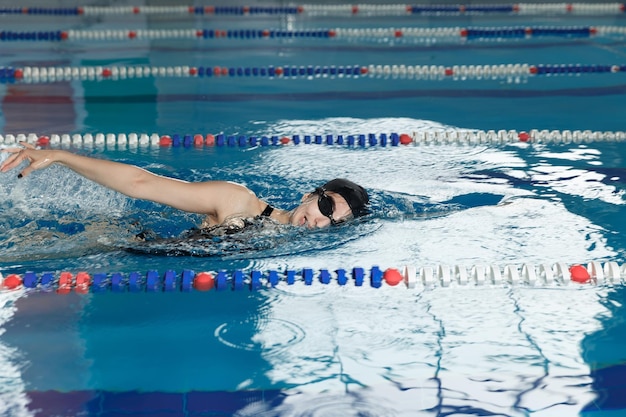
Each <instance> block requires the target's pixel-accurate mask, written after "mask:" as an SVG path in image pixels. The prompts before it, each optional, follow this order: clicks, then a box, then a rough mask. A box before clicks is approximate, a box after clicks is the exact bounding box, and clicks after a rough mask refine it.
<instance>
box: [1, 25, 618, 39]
mask: <svg viewBox="0 0 626 417" xmlns="http://www.w3.org/2000/svg"><path fill="white" fill-rule="evenodd" d="M607 35H622V36H623V35H626V28H625V27H621V26H564V27H557V26H516V27H510V26H509V27H465V28H462V27H435V28H409V27H398V28H330V29H300V30H296V29H292V30H288V29H117V30H112V29H107V30H50V31H11V30H2V31H0V41H1V42H20V41H29V42H34V41H38V42H60V41H133V40H157V39H174V40H190V39H200V40H211V41H212V40H229V39H238V40H254V39H307V40H335V39H351V40H379V41H380V40H383V41H386V42H392V41H399V40H404V39H413V40H418V41H422V42H429V43H430V42H436V41H441V40H442V39H450V40H460V41H473V40H482V41H485V40H495V41H502V40H505V39H517V40H520V39H532V38H546V37H560V38H577V39H578V38H590V37H595V36H607Z"/></svg>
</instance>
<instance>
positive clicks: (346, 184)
mask: <svg viewBox="0 0 626 417" xmlns="http://www.w3.org/2000/svg"><path fill="white" fill-rule="evenodd" d="M322 188H323V189H324V190H326V191H332V192H334V193H337V194H339V195H340V196H342V197H343V198H344V199H345V200H346V202H347V203H348V206H350V210H352V214H353V215H354V217H358V216H361V215H363V214H365V213H366V211H367V210H366V209H367V203H369V197H368V195H367V191H365V189H364V188H363V187H361V186H360V185H358V184H355V183H353V182H352V181H350V180H346V179H343V178H335V179H334V180H331V181H328V182H327V183H326V184H324V185H323V186H322Z"/></svg>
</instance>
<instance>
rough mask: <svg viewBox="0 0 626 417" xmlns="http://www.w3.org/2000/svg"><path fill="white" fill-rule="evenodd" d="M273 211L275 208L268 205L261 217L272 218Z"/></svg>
mask: <svg viewBox="0 0 626 417" xmlns="http://www.w3.org/2000/svg"><path fill="white" fill-rule="evenodd" d="M273 211H274V207H272V206H270V205H269V204H268V205H267V207H265V210H263V213H261V215H260V216H259V217H270V215H271V214H272V212H273Z"/></svg>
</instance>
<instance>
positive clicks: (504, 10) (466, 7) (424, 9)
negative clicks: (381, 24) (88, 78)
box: [0, 3, 626, 18]
mask: <svg viewBox="0 0 626 417" xmlns="http://www.w3.org/2000/svg"><path fill="white" fill-rule="evenodd" d="M625 11H626V5H625V4H624V3H515V4H493V5H492V4H482V5H481V4H476V5H474V4H424V5H411V4H322V5H320V4H302V5H290V6H245V5H244V6H211V5H206V6H170V5H164V6H82V7H69V8H67V7H66V8H58V7H3V8H0V15H22V16H47V15H53V16H69V17H75V16H108V17H111V16H113V17H116V16H133V15H134V16H144V15H178V16H181V15H182V16H185V15H188V16H195V17H199V16H208V17H213V16H242V17H248V18H249V17H253V16H262V17H265V16H268V15H269V16H294V17H295V16H307V17H316V16H320V17H328V16H340V17H346V16H399V17H402V16H428V17H439V16H443V17H448V16H457V15H460V16H462V15H507V16H528V15H531V16H536V15H559V16H566V15H574V16H576V15H616V14H623V13H624V12H625Z"/></svg>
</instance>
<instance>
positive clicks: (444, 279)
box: [0, 261, 626, 294]
mask: <svg viewBox="0 0 626 417" xmlns="http://www.w3.org/2000/svg"><path fill="white" fill-rule="evenodd" d="M624 280H626V265H621V266H620V265H619V264H618V263H617V262H611V261H609V262H605V263H604V264H602V263H601V262H597V261H591V262H589V263H588V264H586V265H582V264H571V265H568V264H566V263H563V262H557V263H554V264H547V263H544V264H540V265H531V264H522V265H513V264H509V265H505V266H504V267H500V266H497V265H474V266H471V267H469V268H468V267H465V266H461V265H444V264H440V265H436V266H432V267H431V266H427V267H422V268H419V269H418V268H417V267H415V266H405V267H403V268H399V269H396V268H386V269H381V268H380V267H379V266H372V267H371V268H370V269H369V273H368V271H367V269H366V268H362V267H354V268H351V269H341V268H340V269H336V270H329V269H320V270H317V271H316V270H313V269H311V268H302V269H287V270H284V271H278V270H268V271H260V270H252V271H249V272H246V271H243V270H234V271H223V270H222V271H211V272H209V271H205V272H199V273H196V272H194V271H192V270H183V271H182V272H180V273H177V272H176V271H174V270H167V271H165V273H164V274H160V273H159V272H158V271H157V270H149V271H147V272H145V273H141V272H131V273H127V274H125V273H120V272H113V273H104V272H99V273H94V274H90V273H88V272H85V271H80V272H77V273H75V274H74V273H72V272H68V271H63V272H59V273H53V272H44V273H40V274H37V273H35V272H25V273H24V274H22V275H20V274H9V275H7V276H6V277H3V276H2V274H0V290H20V289H22V290H27V291H42V292H52V293H58V294H69V293H71V292H75V293H79V294H86V293H101V292H116V293H122V292H134V293H139V292H178V291H180V292H191V291H211V290H213V289H214V290H216V291H224V290H232V291H243V290H249V291H258V290H261V289H265V288H274V287H278V286H285V285H286V286H292V285H295V284H299V285H304V286H312V285H314V284H315V285H329V284H333V285H337V286H342V287H343V286H353V287H364V286H369V287H371V288H381V287H383V286H387V287H396V286H398V285H400V284H403V286H404V287H405V288H408V289H414V288H420V289H425V288H432V287H451V286H452V287H463V286H465V287H470V286H487V285H513V286H530V287H532V286H546V285H556V286H567V285H572V284H587V285H612V284H622V283H623V282H624Z"/></svg>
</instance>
